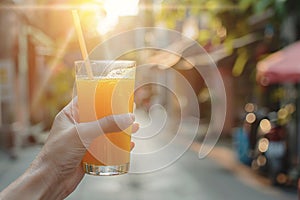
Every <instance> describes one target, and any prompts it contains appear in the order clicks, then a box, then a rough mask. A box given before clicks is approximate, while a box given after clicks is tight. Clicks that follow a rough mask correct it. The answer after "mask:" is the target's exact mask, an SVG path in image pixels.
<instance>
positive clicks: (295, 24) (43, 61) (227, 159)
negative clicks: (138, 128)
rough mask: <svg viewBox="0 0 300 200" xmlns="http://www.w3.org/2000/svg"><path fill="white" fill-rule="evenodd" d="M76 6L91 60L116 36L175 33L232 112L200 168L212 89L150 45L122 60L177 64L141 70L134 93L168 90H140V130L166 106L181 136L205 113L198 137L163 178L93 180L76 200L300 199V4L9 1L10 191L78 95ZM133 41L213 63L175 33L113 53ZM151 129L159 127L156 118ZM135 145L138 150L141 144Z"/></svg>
mask: <svg viewBox="0 0 300 200" xmlns="http://www.w3.org/2000/svg"><path fill="white" fill-rule="evenodd" d="M72 9H78V10H79V16H80V19H81V25H82V29H83V33H84V37H85V40H86V43H87V49H88V52H94V54H95V50H94V49H95V48H96V47H97V46H98V45H99V44H101V43H103V42H105V41H107V40H108V39H109V38H110V37H112V36H116V35H118V34H120V33H123V32H124V31H130V30H134V29H135V28H141V27H160V28H166V29H168V30H174V31H177V32H178V33H181V34H182V35H184V36H186V37H187V38H191V39H192V40H195V41H196V42H197V44H199V45H201V46H202V47H203V50H205V51H206V52H208V54H209V55H210V56H211V59H212V61H213V62H215V63H216V66H217V69H218V71H219V72H220V75H221V77H222V79H223V82H224V86H225V90H226V97H224V98H226V106H227V111H226V120H225V123H224V127H223V130H222V133H221V137H220V138H219V141H218V143H217V145H216V147H215V148H214V149H213V151H212V152H211V153H210V154H209V155H208V157H207V158H205V159H203V160H199V159H198V157H197V153H198V151H199V148H200V146H201V143H202V142H203V138H204V137H205V134H206V131H207V127H208V125H209V123H210V118H211V115H212V114H211V110H212V109H211V99H212V97H211V91H209V88H208V87H207V85H206V84H207V83H206V82H205V80H204V78H203V77H202V76H201V75H200V74H199V73H198V72H197V70H196V69H195V67H193V65H191V64H190V63H187V62H185V59H184V58H177V57H176V56H175V57H176V58H174V56H172V54H170V53H169V54H170V55H169V54H165V52H162V51H159V50H153V49H152V50H149V49H148V50H144V51H142V52H141V51H139V52H128V53H127V54H126V55H122V58H126V59H134V60H136V61H137V63H138V65H144V64H147V63H160V62H162V60H164V59H166V60H168V61H169V62H167V64H166V63H164V64H165V65H164V66H159V65H151V67H143V68H140V70H139V69H138V71H137V80H136V81H137V85H139V82H140V83H141V82H143V81H145V80H148V81H149V82H151V81H152V82H155V81H158V80H159V81H163V82H164V83H165V86H166V87H162V86H160V85H155V84H146V85H142V86H141V87H138V88H137V89H136V91H135V104H136V111H135V112H136V115H137V120H138V121H139V122H140V123H141V124H142V125H143V124H147V123H149V118H151V116H152V117H153V116H155V119H156V120H157V121H159V120H160V117H163V116H164V115H161V114H159V112H161V110H163V113H165V114H166V116H168V120H170V125H169V126H167V127H164V129H163V131H162V132H166V134H170V135H172V133H173V132H174V128H175V129H176V126H175V127H174V124H176V122H177V121H178V120H179V119H184V122H185V123H184V125H185V126H184V128H183V129H180V130H181V131H182V132H184V134H188V133H189V130H190V127H191V126H193V124H192V123H195V121H194V120H190V119H192V118H193V117H198V118H199V123H198V121H197V123H198V124H197V126H199V129H198V133H197V136H196V137H195V138H194V141H193V143H192V145H191V146H190V148H189V149H188V150H187V151H186V152H185V154H184V155H183V156H182V157H181V158H180V159H178V160H177V161H176V162H174V163H173V164H172V165H171V166H169V167H166V168H165V169H163V170H160V171H158V172H153V173H148V174H142V175H136V174H129V175H125V176H120V177H105V178H99V177H86V178H85V179H84V180H83V182H82V183H81V184H80V185H79V187H78V188H77V190H76V191H75V192H74V193H73V194H72V195H71V196H70V197H69V198H68V199H78V198H80V199H93V198H95V199H96V198H99V194H101V195H103V196H101V197H102V198H103V199H118V198H122V199H124V198H125V199H126V198H128V199H129V198H130V199H150V198H151V199H153V197H154V198H155V199H167V198H173V199H182V198H185V199H212V200H213V199H232V200H234V199H242V198H243V199H247V198H249V199H253V198H256V199H281V200H284V199H296V198H297V189H296V188H297V183H298V179H299V177H300V65H299V62H298V57H299V55H300V43H299V42H298V40H299V39H300V2H299V1H298V0H260V1H256V0H189V1H180V0H110V1H109V0H72V1H69V0H51V1H48V0H1V1H0V38H1V39H0V47H1V48H0V159H1V162H0V189H1V190H2V189H3V188H5V187H6V186H7V185H8V184H9V183H10V182H12V181H13V180H14V179H15V178H16V177H17V176H18V175H20V174H21V173H22V172H23V171H24V170H25V169H26V168H27V167H28V165H29V163H30V162H31V161H32V160H33V159H34V157H35V155H36V154H37V152H38V151H39V150H40V148H41V146H42V145H43V144H44V142H45V140H46V138H47V136H48V132H49V129H50V127H51V125H52V122H53V119H54V117H55V115H56V114H57V113H58V111H59V110H60V109H62V108H63V107H64V106H65V105H66V104H67V103H68V102H69V101H70V100H71V99H72V95H73V84H74V61H75V60H78V59H81V58H82V57H81V52H80V48H79V44H78V40H77V36H76V33H75V30H74V25H73V21H72V15H71V10H72ZM129 43H131V45H132V44H135V45H134V46H140V44H145V46H147V45H151V44H159V45H162V46H164V47H166V45H170V46H172V45H173V46H172V48H173V47H174V48H175V49H176V50H174V51H175V52H178V51H179V52H181V53H182V54H183V55H184V57H188V58H191V59H194V60H196V61H197V62H195V63H196V65H197V67H205V65H208V64H207V62H206V61H205V60H202V59H201V58H202V57H201V55H199V52H197V51H193V50H192V49H189V50H187V51H186V49H185V48H186V43H184V42H181V41H176V40H172V39H170V38H169V36H168V35H163V34H161V35H159V34H157V33H155V32H152V31H148V32H147V31H146V32H145V33H144V34H143V35H142V37H141V35H138V34H136V35H134V36H133V40H128V41H126V40H125V41H122V43H118V44H115V46H113V48H114V49H118V45H129ZM111 51H113V50H111ZM100 57H101V58H105V55H101V56H100ZM174 73H179V74H181V75H182V76H183V77H184V78H185V79H186V80H187V81H188V83H189V84H190V86H191V88H192V89H193V92H194V94H195V95H196V97H197V107H198V108H199V109H200V117H199V116H196V114H195V105H194V104H192V103H190V99H191V97H190V96H189V95H190V93H188V92H187V91H186V90H185V89H184V88H183V87H182V85H181V84H180V82H179V80H177V79H176V76H175V75H174ZM168 88H172V92H173V93H176V97H174V95H173V93H172V92H170V91H169V90H168ZM179 102H180V103H179ZM154 105H160V107H159V109H156V110H155V111H153V110H154V109H151V108H153V106H154ZM179 105H180V106H179ZM156 107H157V106H156ZM198 108H197V109H198ZM197 109H196V110H197ZM157 113H158V114H157ZM149 116H150V117H149ZM152 123H154V125H153V126H152V128H154V129H155V120H154V121H152ZM216 123H218V122H216ZM145 126H146V125H145ZM148 131H149V130H148ZM150 132H151V131H150ZM152 142H153V141H152ZM138 144H139V143H138V142H137V147H136V148H137V150H136V151H138V150H139V149H140V148H141V146H142V145H140V147H139V146H138ZM177 145H180V144H177ZM143 148H146V147H143ZM174 148H175V147H174ZM91 185H92V186H91Z"/></svg>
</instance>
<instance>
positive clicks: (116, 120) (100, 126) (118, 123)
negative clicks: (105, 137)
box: [76, 113, 135, 144]
mask: <svg viewBox="0 0 300 200" xmlns="http://www.w3.org/2000/svg"><path fill="white" fill-rule="evenodd" d="M134 120H135V116H134V114H132V113H127V114H120V115H110V116H107V117H103V118H101V119H99V120H96V121H92V122H84V123H79V124H77V125H76V128H77V131H78V134H79V137H80V139H81V140H82V141H85V142H87V144H90V143H91V142H92V141H93V139H95V138H96V137H98V136H99V135H101V134H104V133H111V132H118V131H122V130H125V129H126V128H128V127H129V126H130V125H132V124H133V122H134Z"/></svg>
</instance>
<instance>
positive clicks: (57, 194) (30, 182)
mask: <svg viewBox="0 0 300 200" xmlns="http://www.w3.org/2000/svg"><path fill="white" fill-rule="evenodd" d="M40 161H41V160H40V159H39V158H37V159H36V160H35V161H34V162H33V164H32V165H31V166H30V167H29V169H28V170H27V171H26V172H25V173H24V174H23V175H22V176H21V177H19V178H18V179H17V180H16V181H14V182H13V183H12V184H10V185H9V186H8V187H7V188H6V189H5V190H4V191H2V192H1V194H0V199H2V198H3V199H8V200H10V199H12V200H15V199H24V200H27V199H30V200H38V199H49V200H51V199H55V200H56V199H63V198H64V197H65V195H64V194H65V192H64V187H63V185H62V184H63V183H62V182H61V181H59V180H58V178H57V176H55V175H54V173H53V172H52V171H51V170H52V169H51V165H48V163H47V162H40Z"/></svg>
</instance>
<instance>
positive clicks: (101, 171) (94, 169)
mask: <svg viewBox="0 0 300 200" xmlns="http://www.w3.org/2000/svg"><path fill="white" fill-rule="evenodd" d="M83 170H84V172H85V173H86V174H90V175H94V176H114V175H120V174H126V173H127V172H128V171H129V163H126V164H122V165H112V166H103V165H93V164H89V163H85V162H84V163H83Z"/></svg>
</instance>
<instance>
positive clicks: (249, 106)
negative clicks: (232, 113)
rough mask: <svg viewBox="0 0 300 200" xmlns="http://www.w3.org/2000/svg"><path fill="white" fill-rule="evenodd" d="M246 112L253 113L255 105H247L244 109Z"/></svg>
mask: <svg viewBox="0 0 300 200" xmlns="http://www.w3.org/2000/svg"><path fill="white" fill-rule="evenodd" d="M244 109H245V111H246V112H254V110H255V105H254V104H253V103H247V104H246V105H245V107H244Z"/></svg>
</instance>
